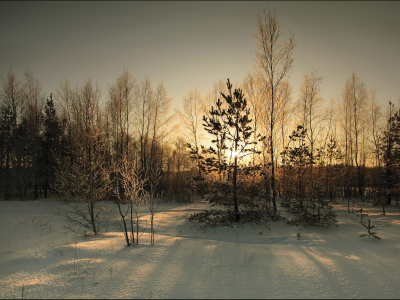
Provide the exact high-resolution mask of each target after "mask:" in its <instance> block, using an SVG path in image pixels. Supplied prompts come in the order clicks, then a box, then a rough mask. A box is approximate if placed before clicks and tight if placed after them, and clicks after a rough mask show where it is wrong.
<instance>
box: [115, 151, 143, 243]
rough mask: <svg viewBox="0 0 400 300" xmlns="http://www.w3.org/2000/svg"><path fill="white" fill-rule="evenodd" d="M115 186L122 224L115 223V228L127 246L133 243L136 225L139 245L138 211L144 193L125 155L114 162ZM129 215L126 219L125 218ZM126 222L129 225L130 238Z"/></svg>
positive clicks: (137, 174) (141, 181) (139, 178)
mask: <svg viewBox="0 0 400 300" xmlns="http://www.w3.org/2000/svg"><path fill="white" fill-rule="evenodd" d="M114 174H115V176H116V178H115V182H116V184H115V186H114V188H113V193H114V195H115V196H116V197H117V205H118V211H119V214H120V216H121V220H122V222H121V223H120V222H117V227H118V228H119V229H120V230H121V232H123V233H124V235H125V240H126V243H127V246H130V244H131V241H132V244H134V243H135V231H134V223H136V244H139V218H140V209H141V207H142V206H143V204H144V203H145V195H146V192H145V190H144V183H145V180H146V179H145V180H143V179H142V178H141V177H140V175H139V172H138V171H137V170H136V169H135V168H134V167H133V166H132V163H131V162H129V159H128V156H127V154H125V155H124V156H123V158H122V159H121V160H120V161H119V162H118V163H117V162H114ZM128 214H129V216H128V218H127V219H125V218H126V216H127V215H128ZM127 221H129V223H130V224H129V225H130V236H129V233H128V226H127Z"/></svg>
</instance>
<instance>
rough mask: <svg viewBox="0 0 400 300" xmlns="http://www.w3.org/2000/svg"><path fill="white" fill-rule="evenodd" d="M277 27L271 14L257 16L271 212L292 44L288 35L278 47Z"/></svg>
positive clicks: (258, 68)
mask: <svg viewBox="0 0 400 300" xmlns="http://www.w3.org/2000/svg"><path fill="white" fill-rule="evenodd" d="M282 33H283V32H282V31H281V30H280V24H279V21H278V19H277V17H276V13H275V12H271V10H269V11H268V13H266V12H265V11H264V12H263V13H262V14H259V15H258V16H257V29H256V32H255V37H256V38H257V51H256V64H255V69H256V71H257V74H258V76H259V78H260V80H261V82H262V84H263V104H264V109H265V112H266V113H267V114H268V118H269V124H268V127H269V128H268V130H267V131H268V132H269V140H268V142H269V155H270V162H271V188H272V202H273V208H274V212H277V207H276V188H275V155H276V154H275V153H274V147H275V126H276V123H277V114H278V113H279V108H280V102H281V101H282V98H281V97H279V96H280V91H281V87H282V84H283V82H284V80H285V79H286V78H287V77H288V76H289V75H290V71H291V69H292V65H293V58H292V52H293V49H294V47H295V46H296V43H295V41H294V38H293V35H290V37H289V42H287V43H285V44H280V43H279V38H280V36H281V35H282Z"/></svg>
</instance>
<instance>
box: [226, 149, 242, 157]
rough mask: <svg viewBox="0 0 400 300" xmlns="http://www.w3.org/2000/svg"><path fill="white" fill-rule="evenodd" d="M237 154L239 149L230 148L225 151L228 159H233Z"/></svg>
mask: <svg viewBox="0 0 400 300" xmlns="http://www.w3.org/2000/svg"><path fill="white" fill-rule="evenodd" d="M238 154H239V150H237V151H235V149H232V150H231V149H228V151H227V155H228V158H229V159H234V158H235V156H238Z"/></svg>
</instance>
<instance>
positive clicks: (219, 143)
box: [188, 79, 337, 228]
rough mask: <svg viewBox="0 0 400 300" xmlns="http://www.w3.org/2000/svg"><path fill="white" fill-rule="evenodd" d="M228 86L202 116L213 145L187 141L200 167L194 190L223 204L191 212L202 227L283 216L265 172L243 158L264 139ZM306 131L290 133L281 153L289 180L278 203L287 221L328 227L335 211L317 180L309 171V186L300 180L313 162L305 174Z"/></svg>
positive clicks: (238, 93) (263, 221)
mask: <svg viewBox="0 0 400 300" xmlns="http://www.w3.org/2000/svg"><path fill="white" fill-rule="evenodd" d="M227 90H228V93H227V94H224V93H221V98H222V101H221V99H218V102H217V103H216V107H215V108H214V107H212V109H211V111H210V117H209V118H207V117H206V116H204V117H203V121H204V124H203V126H204V127H205V129H206V131H207V132H208V133H209V134H211V135H212V136H213V140H212V142H213V143H214V144H215V148H214V147H212V146H211V147H209V148H205V147H201V150H199V149H197V148H194V147H192V145H190V144H188V147H189V148H190V150H191V154H192V158H193V159H194V160H196V161H197V163H198V169H199V175H198V176H195V177H193V178H192V185H193V187H194V189H195V190H196V191H197V193H200V194H202V193H203V194H204V192H205V191H208V193H209V194H210V196H209V197H208V199H209V201H210V203H212V206H213V207H215V206H217V207H221V206H222V207H224V208H222V209H215V208H212V209H210V210H205V211H202V212H200V213H194V214H192V215H191V216H190V217H189V220H190V221H193V220H196V221H200V222H204V225H203V226H204V228H207V227H215V226H218V225H232V224H233V223H234V222H236V223H237V222H240V223H245V222H255V223H256V224H266V223H267V222H268V220H274V221H278V220H282V219H285V218H284V217H282V216H281V215H280V213H279V211H278V210H277V209H276V205H275V206H274V202H275V199H274V198H273V197H271V196H270V194H271V185H270V177H269V176H268V175H267V173H266V170H263V168H262V165H261V164H259V165H254V164H251V163H246V161H245V158H246V156H248V155H254V154H260V152H259V151H256V149H255V147H254V146H255V145H257V143H263V142H264V141H265V137H263V136H261V135H258V136H257V137H256V139H254V138H253V134H254V130H252V128H251V126H249V124H250V122H251V120H250V118H249V116H250V109H249V108H247V101H246V99H245V98H244V95H243V92H242V90H240V89H235V90H234V91H232V84H231V83H230V81H229V79H228V82H227ZM304 134H305V130H304V129H303V128H302V127H301V126H298V128H297V130H296V131H294V132H293V134H292V135H291V136H290V138H291V140H292V141H293V144H294V145H293V147H287V149H286V151H285V153H282V155H283V156H284V157H286V159H285V160H284V161H283V163H284V165H285V166H286V167H287V171H289V174H287V176H290V177H291V178H288V177H287V178H286V179H287V183H288V188H287V189H285V190H284V193H285V197H284V198H283V200H282V202H281V205H282V206H285V207H287V208H288V210H289V211H290V212H291V213H293V214H294V215H295V217H294V218H293V219H290V220H287V222H288V223H290V224H296V225H299V224H303V225H304V226H313V225H314V226H323V227H325V228H327V227H328V226H332V225H335V223H336V222H337V221H336V218H335V217H336V214H335V213H334V212H333V211H332V210H331V209H332V206H330V205H329V204H328V203H326V202H325V201H323V199H322V198H323V195H322V193H321V191H320V189H319V188H320V186H319V184H318V181H317V180H313V178H312V175H310V176H311V185H307V183H306V180H304V179H303V178H304V177H305V176H306V174H305V173H306V168H307V166H311V169H310V168H309V172H310V174H312V172H313V171H312V166H313V164H314V161H313V159H316V158H313V157H311V155H310V153H309V152H308V150H307V146H305V143H304ZM225 150H230V153H232V155H231V157H227V156H226V155H223V154H224V152H225ZM203 174H204V175H206V176H203ZM289 182H292V183H294V185H291V184H289ZM271 198H272V199H271ZM289 199H291V200H289ZM271 200H272V201H271Z"/></svg>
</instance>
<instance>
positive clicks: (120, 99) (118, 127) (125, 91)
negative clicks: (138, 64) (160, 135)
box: [108, 69, 137, 157]
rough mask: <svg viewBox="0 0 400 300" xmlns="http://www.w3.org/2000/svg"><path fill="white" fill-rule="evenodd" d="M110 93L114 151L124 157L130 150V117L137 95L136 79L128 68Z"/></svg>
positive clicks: (111, 88) (109, 110)
mask: <svg viewBox="0 0 400 300" xmlns="http://www.w3.org/2000/svg"><path fill="white" fill-rule="evenodd" d="M108 94H109V101H108V112H109V114H110V119H111V127H112V137H113V143H114V151H115V154H116V155H117V156H118V157H122V156H123V154H124V153H128V151H129V139H130V136H129V125H130V120H131V119H130V117H131V112H132V110H133V108H134V105H135V101H136V96H137V86H136V80H135V78H134V77H133V76H132V74H131V73H129V71H128V70H127V69H124V71H123V72H122V74H120V75H119V76H118V77H117V79H116V80H115V82H114V83H113V84H112V85H110V87H109V91H108Z"/></svg>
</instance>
